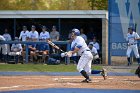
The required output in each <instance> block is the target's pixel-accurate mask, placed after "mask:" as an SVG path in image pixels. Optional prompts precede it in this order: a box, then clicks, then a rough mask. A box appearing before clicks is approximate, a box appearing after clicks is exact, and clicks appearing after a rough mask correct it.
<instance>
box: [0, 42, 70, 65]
mask: <svg viewBox="0 0 140 93" xmlns="http://www.w3.org/2000/svg"><path fill="white" fill-rule="evenodd" d="M53 43H54V44H58V45H66V50H67V51H69V50H70V43H69V42H68V41H55V42H53ZM0 44H24V45H26V49H25V51H26V58H25V63H28V51H29V50H28V45H30V44H47V42H41V41H37V42H33V41H1V42H0ZM69 62H70V58H68V57H66V58H65V63H66V64H69Z"/></svg>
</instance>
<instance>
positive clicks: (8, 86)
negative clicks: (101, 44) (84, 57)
mask: <svg viewBox="0 0 140 93" xmlns="http://www.w3.org/2000/svg"><path fill="white" fill-rule="evenodd" d="M91 78H92V80H93V82H92V83H81V82H80V81H82V80H83V77H81V76H0V91H12V90H28V89H41V88H96V89H130V90H140V87H139V86H140V79H139V78H138V77H136V76H108V79H107V80H103V77H101V76H92V77H91Z"/></svg>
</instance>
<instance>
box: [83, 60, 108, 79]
mask: <svg viewBox="0 0 140 93" xmlns="http://www.w3.org/2000/svg"><path fill="white" fill-rule="evenodd" d="M91 64H92V60H90V61H89V63H88V64H87V65H86V66H85V71H86V72H87V73H90V74H101V75H102V76H103V78H104V80H105V79H106V78H107V72H106V69H102V70H91Z"/></svg>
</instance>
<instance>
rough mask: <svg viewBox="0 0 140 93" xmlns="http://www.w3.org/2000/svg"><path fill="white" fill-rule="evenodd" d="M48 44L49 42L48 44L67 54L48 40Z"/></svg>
mask: <svg viewBox="0 0 140 93" xmlns="http://www.w3.org/2000/svg"><path fill="white" fill-rule="evenodd" d="M47 42H48V44H49V45H51V46H52V47H54V48H56V49H58V50H60V51H61V52H65V51H63V50H62V49H60V47H58V46H57V45H56V44H54V43H53V42H51V41H50V40H47Z"/></svg>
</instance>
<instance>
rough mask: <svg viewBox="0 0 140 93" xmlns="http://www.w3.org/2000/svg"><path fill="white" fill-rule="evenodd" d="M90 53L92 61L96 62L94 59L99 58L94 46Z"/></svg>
mask: <svg viewBox="0 0 140 93" xmlns="http://www.w3.org/2000/svg"><path fill="white" fill-rule="evenodd" d="M91 53H92V55H93V59H94V60H96V59H98V58H99V55H98V52H97V49H96V48H95V47H94V46H93V47H92V50H91Z"/></svg>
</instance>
